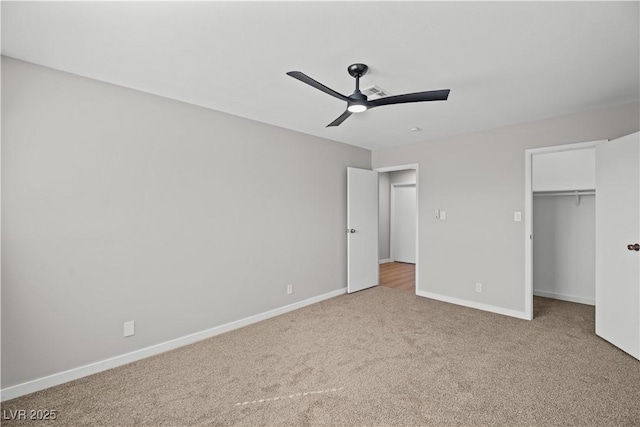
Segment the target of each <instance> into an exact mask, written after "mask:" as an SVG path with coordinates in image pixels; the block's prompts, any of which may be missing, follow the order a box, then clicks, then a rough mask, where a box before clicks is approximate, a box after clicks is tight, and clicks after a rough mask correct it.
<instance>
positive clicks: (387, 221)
mask: <svg viewBox="0 0 640 427" xmlns="http://www.w3.org/2000/svg"><path fill="white" fill-rule="evenodd" d="M409 182H412V183H415V182H416V171H415V170H414V169H411V170H400V171H393V172H381V173H380V174H379V181H378V189H379V192H380V196H379V197H378V204H379V213H378V258H379V259H380V260H386V259H389V257H390V256H391V241H390V236H391V184H398V183H409Z"/></svg>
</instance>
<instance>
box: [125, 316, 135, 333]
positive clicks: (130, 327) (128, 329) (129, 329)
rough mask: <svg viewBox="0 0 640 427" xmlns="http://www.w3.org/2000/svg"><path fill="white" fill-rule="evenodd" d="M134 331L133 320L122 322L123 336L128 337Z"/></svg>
mask: <svg viewBox="0 0 640 427" xmlns="http://www.w3.org/2000/svg"><path fill="white" fill-rule="evenodd" d="M135 333H136V329H135V322H134V321H133V320H132V321H130V322H124V336H125V337H130V336H131V335H133V334H135Z"/></svg>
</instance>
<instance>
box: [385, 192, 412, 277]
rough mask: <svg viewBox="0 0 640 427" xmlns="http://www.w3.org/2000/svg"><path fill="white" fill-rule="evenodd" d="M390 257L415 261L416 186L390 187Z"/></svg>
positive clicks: (403, 260) (402, 260)
mask: <svg viewBox="0 0 640 427" xmlns="http://www.w3.org/2000/svg"><path fill="white" fill-rule="evenodd" d="M390 237H391V259H393V260H394V261H399V262H408V263H411V264H415V263H416V186H415V184H413V185H393V186H392V187H391V236H390Z"/></svg>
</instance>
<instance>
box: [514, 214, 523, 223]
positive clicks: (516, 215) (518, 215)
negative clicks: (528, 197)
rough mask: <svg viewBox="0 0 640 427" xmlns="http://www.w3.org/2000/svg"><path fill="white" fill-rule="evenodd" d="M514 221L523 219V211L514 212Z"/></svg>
mask: <svg viewBox="0 0 640 427" xmlns="http://www.w3.org/2000/svg"><path fill="white" fill-rule="evenodd" d="M513 220H514V221H522V212H514V213H513Z"/></svg>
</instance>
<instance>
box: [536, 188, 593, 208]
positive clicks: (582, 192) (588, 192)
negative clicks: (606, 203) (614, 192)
mask: <svg viewBox="0 0 640 427" xmlns="http://www.w3.org/2000/svg"><path fill="white" fill-rule="evenodd" d="M595 194H596V190H573V191H570V190H565V191H534V192H533V196H534V197H535V196H575V198H576V206H580V197H582V196H594V195H595Z"/></svg>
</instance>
